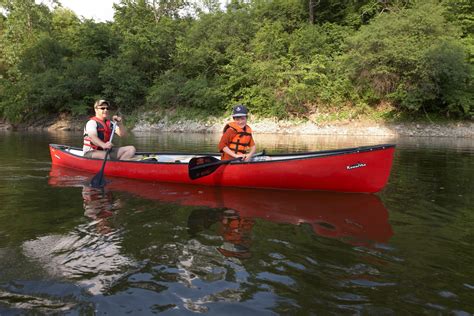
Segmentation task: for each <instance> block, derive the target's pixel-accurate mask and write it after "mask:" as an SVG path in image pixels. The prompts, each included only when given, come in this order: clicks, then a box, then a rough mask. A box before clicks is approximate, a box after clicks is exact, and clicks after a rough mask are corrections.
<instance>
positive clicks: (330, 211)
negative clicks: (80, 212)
mask: <svg viewBox="0 0 474 316" xmlns="http://www.w3.org/2000/svg"><path fill="white" fill-rule="evenodd" d="M87 179H88V178H87V174H84V173H82V172H81V171H76V170H73V169H68V168H64V167H59V166H54V165H53V166H52V168H51V172H50V180H49V183H50V184H51V185H54V186H77V183H79V182H81V183H84V181H86V180H87ZM108 180H109V181H110V183H108V184H107V186H106V190H107V191H108V192H113V191H120V192H128V193H130V194H132V195H135V196H139V197H141V198H145V199H150V200H158V201H162V202H170V203H177V204H180V205H187V206H197V207H199V208H197V209H195V210H193V211H192V212H191V214H190V215H189V218H188V229H189V232H190V234H191V235H195V234H197V233H199V232H200V231H203V230H205V229H208V228H210V227H211V226H212V225H213V224H218V225H219V232H220V234H221V236H222V238H223V245H222V246H221V247H219V248H218V250H219V252H221V253H222V254H224V255H226V256H234V257H240V258H246V257H249V256H250V253H251V249H250V248H251V242H252V240H251V235H252V234H251V233H252V229H253V226H254V223H255V221H256V220H257V219H263V220H265V221H270V222H274V223H286V224H293V225H306V226H309V227H310V228H311V230H312V231H313V232H314V233H315V234H317V235H319V236H324V237H329V238H336V239H339V240H341V241H343V242H346V243H349V244H352V245H362V246H371V245H373V244H374V243H386V242H388V240H389V239H390V238H391V236H392V235H393V231H392V227H391V225H390V223H389V221H388V211H387V209H386V208H385V207H384V205H383V203H382V201H381V200H380V199H379V198H378V197H377V196H375V195H370V194H347V193H336V192H315V191H287V190H260V189H243V188H215V187H207V186H195V185H182V184H170V183H153V182H142V181H138V180H130V179H123V178H112V177H110V179H108ZM101 194H102V193H101ZM96 210H97V209H96ZM104 211H107V210H100V212H99V213H96V214H101V212H104ZM86 213H88V211H86ZM105 214H107V213H105ZM97 216H99V215H97Z"/></svg>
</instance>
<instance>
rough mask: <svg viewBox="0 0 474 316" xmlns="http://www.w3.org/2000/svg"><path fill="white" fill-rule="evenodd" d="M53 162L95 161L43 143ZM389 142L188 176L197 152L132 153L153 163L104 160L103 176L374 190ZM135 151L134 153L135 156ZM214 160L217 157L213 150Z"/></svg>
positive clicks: (85, 164) (384, 175) (275, 157)
mask: <svg viewBox="0 0 474 316" xmlns="http://www.w3.org/2000/svg"><path fill="white" fill-rule="evenodd" d="M49 148H50V152H51V159H52V163H53V165H59V166H64V167H68V168H73V169H78V170H84V171H87V172H91V173H97V172H98V171H99V170H100V168H101V166H102V160H101V159H90V158H85V157H82V151H81V150H80V149H79V148H73V147H69V146H64V145H56V144H50V145H49ZM394 151H395V145H376V146H364V147H357V148H347V149H338V150H326V151H317V152H308V153H293V154H272V155H266V156H262V157H258V160H257V161H251V162H240V161H233V162H231V163H228V164H225V165H222V166H220V167H219V168H217V170H215V171H214V172H213V173H212V174H210V175H208V176H204V177H202V178H198V179H196V180H192V179H190V177H189V174H188V162H189V161H190V159H191V158H193V157H196V156H202V155H198V154H194V155H193V154H179V153H138V154H141V155H143V154H146V155H153V156H154V157H156V158H157V160H158V161H156V162H151V161H109V162H107V164H106V167H105V175H106V176H116V177H123V178H131V179H141V180H148V181H158V182H173V183H184V184H200V185H211V186H225V187H249V188H271V189H290V190H324V191H339V192H360V193H375V192H378V191H380V190H381V189H382V188H383V187H384V186H385V185H386V183H387V180H388V177H389V175H390V169H391V167H392V160H393V153H394ZM138 154H137V155H138ZM215 157H216V158H218V157H219V156H218V155H217V154H216V155H215Z"/></svg>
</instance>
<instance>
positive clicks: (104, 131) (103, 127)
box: [82, 100, 136, 160]
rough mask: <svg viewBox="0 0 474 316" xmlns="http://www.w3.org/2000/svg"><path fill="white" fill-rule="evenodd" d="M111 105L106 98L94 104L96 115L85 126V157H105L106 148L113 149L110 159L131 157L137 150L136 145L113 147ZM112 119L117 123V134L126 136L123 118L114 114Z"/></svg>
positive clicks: (83, 148) (83, 149)
mask: <svg viewBox="0 0 474 316" xmlns="http://www.w3.org/2000/svg"><path fill="white" fill-rule="evenodd" d="M109 106H110V104H109V102H108V101H105V100H98V101H96V102H95V104H94V110H95V116H93V117H91V118H90V119H89V121H87V124H86V126H85V127H84V145H83V146H82V151H83V152H84V157H87V158H99V159H104V158H105V153H106V150H107V149H112V150H111V151H110V155H109V157H110V159H112V160H127V159H131V158H132V157H133V156H135V152H136V149H135V147H134V146H124V147H119V148H112V147H113V144H112V143H111V142H110V137H111V136H112V135H111V134H112V122H111V121H110V120H109V119H108V116H109ZM112 120H114V121H115V123H116V124H117V126H116V128H115V134H117V135H118V136H120V137H122V136H125V135H126V134H127V130H126V129H125V126H124V125H123V124H122V118H121V117H120V116H117V115H114V116H113V117H112Z"/></svg>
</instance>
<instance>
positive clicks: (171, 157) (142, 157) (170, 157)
mask: <svg viewBox="0 0 474 316" xmlns="http://www.w3.org/2000/svg"><path fill="white" fill-rule="evenodd" d="M51 146H52V147H54V148H57V149H59V150H62V151H64V152H67V153H69V154H71V155H74V156H76V157H83V151H82V149H81V148H77V147H70V146H65V145H56V144H52V145H51ZM389 147H395V145H393V144H382V145H376V146H361V147H355V148H345V149H336V150H323V151H315V152H303V153H291V154H262V153H258V154H257V155H258V156H256V157H254V159H253V161H252V162H255V163H258V162H270V161H282V160H292V159H306V158H313V157H327V156H333V155H343V154H350V153H358V152H367V151H374V150H381V149H386V148H389ZM199 156H213V157H215V158H217V159H220V154H217V153H194V154H191V153H168V152H137V153H136V155H135V158H134V159H132V161H134V162H143V163H176V164H182V163H184V164H187V163H189V160H191V158H193V157H199ZM85 159H91V160H96V159H93V158H85ZM123 162H125V161H123Z"/></svg>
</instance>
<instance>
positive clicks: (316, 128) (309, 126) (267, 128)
mask: <svg viewBox="0 0 474 316" xmlns="http://www.w3.org/2000/svg"><path fill="white" fill-rule="evenodd" d="M225 123H226V121H216V122H212V123H200V122H194V121H184V120H183V121H178V122H173V123H169V122H166V121H161V122H158V123H153V124H151V123H146V122H141V123H139V124H137V125H136V126H135V127H134V128H133V131H135V132H148V131H163V132H199V133H220V132H221V131H222V128H223V126H224V125H225ZM249 125H250V126H251V127H252V130H253V131H254V133H259V134H266V133H270V134H273V133H276V134H296V135H354V136H438V137H474V123H473V122H462V123H446V124H433V123H430V124H426V123H385V124H382V123H367V122H350V123H335V124H324V125H322V124H321V125H319V124H315V123H310V122H303V123H295V122H289V121H276V120H258V121H250V122H249Z"/></svg>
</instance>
